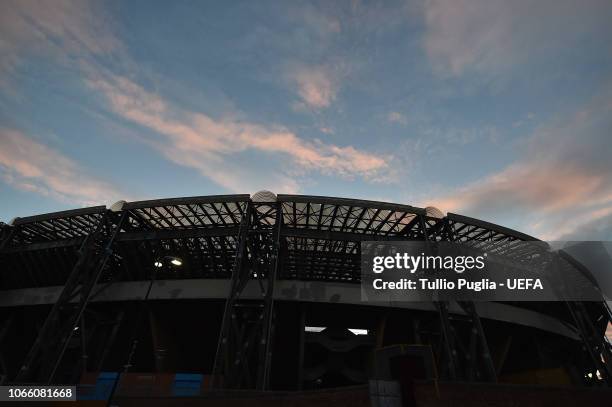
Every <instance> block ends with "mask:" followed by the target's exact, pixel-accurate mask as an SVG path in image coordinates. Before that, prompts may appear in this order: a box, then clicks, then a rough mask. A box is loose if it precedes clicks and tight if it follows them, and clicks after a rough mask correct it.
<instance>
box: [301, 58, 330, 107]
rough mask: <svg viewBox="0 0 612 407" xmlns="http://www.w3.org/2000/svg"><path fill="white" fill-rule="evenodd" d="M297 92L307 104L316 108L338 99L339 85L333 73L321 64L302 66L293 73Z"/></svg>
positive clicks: (326, 105) (327, 105) (328, 104)
mask: <svg viewBox="0 0 612 407" xmlns="http://www.w3.org/2000/svg"><path fill="white" fill-rule="evenodd" d="M291 76H292V77H293V80H294V81H295V83H296V86H297V92H298V95H299V96H300V98H301V99H302V101H303V102H304V103H306V105H308V106H309V107H311V108H314V109H323V108H326V107H329V106H330V105H331V103H332V102H333V101H334V99H336V94H337V92H338V86H337V83H336V81H335V79H334V78H333V76H332V75H331V73H330V72H329V71H328V70H327V69H325V68H324V67H321V66H309V67H306V66H302V67H299V68H297V69H296V71H295V72H293V73H292V74H291Z"/></svg>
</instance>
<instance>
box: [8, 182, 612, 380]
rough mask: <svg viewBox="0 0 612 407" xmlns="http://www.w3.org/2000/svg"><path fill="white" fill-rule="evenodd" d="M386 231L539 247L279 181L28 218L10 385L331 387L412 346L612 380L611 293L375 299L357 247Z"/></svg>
mask: <svg viewBox="0 0 612 407" xmlns="http://www.w3.org/2000/svg"><path fill="white" fill-rule="evenodd" d="M372 240H380V241H395V240H430V241H450V242H456V243H460V244H463V245H467V246H472V247H479V248H482V247H486V246H487V245H500V244H504V245H506V247H513V245H520V242H524V241H532V240H535V239H534V238H533V237H530V236H528V235H525V234H523V233H520V232H517V231H514V230H510V229H508V228H505V227H501V226H498V225H494V224H491V223H488V222H483V221H480V220H477V219H473V218H469V217H465V216H461V215H457V214H452V213H449V214H447V215H443V214H442V213H441V212H440V211H438V210H437V209H435V208H426V209H423V208H416V207H412V206H408V205H399V204H392V203H383V202H373V201H365V200H356V199H344V198H332V197H319V196H301V195H278V196H276V195H274V194H272V193H270V192H266V191H262V192H258V193H257V194H254V195H253V196H249V195H222V196H201V197H188V198H171V199H158V200H150V201H140V202H123V201H121V202H118V203H116V204H115V205H113V206H112V207H111V208H106V207H104V206H98V207H90V208H82V209H75V210H69V211H64V212H56V213H49V214H43V215H37V216H31V217H24V218H17V219H15V220H14V221H12V222H11V223H10V224H6V225H2V240H1V242H0V245H1V246H0V256H1V257H0V261H1V263H0V267H1V270H0V290H1V291H0V322H1V324H2V325H1V326H0V369H1V371H0V373H1V374H2V381H3V382H4V383H5V384H6V383H79V382H82V381H83V377H86V376H87V375H88V374H92V372H93V373H97V372H119V373H124V374H127V373H133V372H139V373H151V374H164V373H168V374H170V373H180V374H185V375H186V376H185V377H188V376H189V374H192V375H193V374H202V375H204V377H205V380H206V383H207V384H206V385H207V386H208V387H210V388H230V389H260V390H264V389H272V390H303V389H314V388H331V387H339V386H345V385H354V384H359V383H365V382H366V381H367V379H368V377H372V372H373V370H375V368H376V367H375V364H376V362H375V361H374V359H375V357H374V355H375V354H376V353H377V352H378V351H380V350H381V349H389V347H392V346H393V345H398V344H402V345H405V346H411V347H412V348H411V349H417V350H419V352H421V353H422V354H425V355H431V368H432V371H430V372H428V376H430V377H437V378H439V379H440V380H444V381H450V382H453V381H454V382H492V383H497V382H503V383H531V384H538V383H540V384H542V383H545V384H570V385H574V386H594V385H604V386H605V385H609V384H610V383H611V382H612V371H611V370H610V367H611V365H610V347H609V344H608V343H607V340H606V339H605V335H604V332H605V329H606V326H607V325H608V322H609V321H610V313H609V310H608V308H607V306H606V303H605V302H554V303H548V302H516V303H502V302H484V303H481V302H476V303H474V302H469V301H466V302H431V303H419V302H413V303H397V304H388V305H386V306H381V305H380V304H369V303H367V302H362V301H361V297H360V284H359V282H360V242H363V241H372ZM517 247H518V246H517ZM521 255H525V254H524V253H520V250H517V251H515V256H521ZM517 261H518V260H517Z"/></svg>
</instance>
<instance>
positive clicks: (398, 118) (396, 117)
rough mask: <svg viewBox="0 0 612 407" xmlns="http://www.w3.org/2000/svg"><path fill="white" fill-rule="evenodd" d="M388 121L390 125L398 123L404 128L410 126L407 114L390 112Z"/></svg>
mask: <svg viewBox="0 0 612 407" xmlns="http://www.w3.org/2000/svg"><path fill="white" fill-rule="evenodd" d="M387 121H389V122H390V123H398V124H401V125H402V126H405V125H407V124H408V118H407V117H406V115H405V114H402V113H400V112H389V114H388V115H387Z"/></svg>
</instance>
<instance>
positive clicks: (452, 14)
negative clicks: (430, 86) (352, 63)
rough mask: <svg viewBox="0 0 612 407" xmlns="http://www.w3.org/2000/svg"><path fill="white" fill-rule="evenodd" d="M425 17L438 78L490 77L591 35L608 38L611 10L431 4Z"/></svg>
mask: <svg viewBox="0 0 612 407" xmlns="http://www.w3.org/2000/svg"><path fill="white" fill-rule="evenodd" d="M423 13H424V20H425V33H424V36H423V47H424V49H425V51H426V53H427V56H428V58H429V59H430V61H431V63H432V65H433V67H434V69H435V70H436V71H437V72H438V73H440V74H442V75H445V76H460V75H463V74H464V73H468V72H470V73H476V74H484V75H485V76H486V77H490V76H496V75H499V74H503V73H506V72H508V71H509V70H510V69H512V68H514V67H515V66H516V65H520V64H525V63H530V64H533V63H534V60H545V59H546V56H547V55H549V52H553V51H554V50H559V48H560V47H562V48H563V50H565V49H567V48H568V47H574V46H576V44H577V43H579V42H580V41H582V40H584V38H585V34H586V33H588V32H589V31H597V30H599V31H603V32H604V33H605V32H607V35H608V36H609V28H608V29H607V28H606V26H609V24H608V23H607V22H606V19H609V18H610V16H612V7H611V4H610V2H606V1H604V0H588V1H585V2H584V4H582V3H581V4H580V6H577V3H576V2H575V1H572V0H516V1H504V0H429V1H426V2H425V3H424V9H423ZM605 16H607V17H605ZM600 38H601V36H600ZM595 39H597V38H595ZM589 42H592V41H589ZM586 44H587V45H588V42H586Z"/></svg>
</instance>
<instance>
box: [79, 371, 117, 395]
mask: <svg viewBox="0 0 612 407" xmlns="http://www.w3.org/2000/svg"><path fill="white" fill-rule="evenodd" d="M118 378H119V373H118V372H100V374H98V378H97V379H96V384H95V385H92V384H79V385H77V400H108V399H109V398H110V396H111V393H112V391H113V387H114V386H115V383H116V382H117V380H118Z"/></svg>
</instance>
